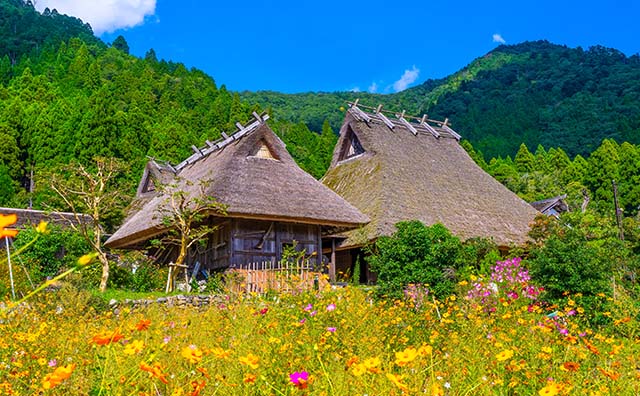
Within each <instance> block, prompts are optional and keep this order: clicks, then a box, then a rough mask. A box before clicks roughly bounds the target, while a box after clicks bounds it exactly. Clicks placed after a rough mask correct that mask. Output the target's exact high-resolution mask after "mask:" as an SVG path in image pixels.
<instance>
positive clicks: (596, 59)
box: [241, 41, 640, 158]
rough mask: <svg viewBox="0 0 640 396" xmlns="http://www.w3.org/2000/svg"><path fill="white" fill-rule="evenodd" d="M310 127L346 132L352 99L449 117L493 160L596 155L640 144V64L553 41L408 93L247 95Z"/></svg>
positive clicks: (500, 53) (499, 52)
mask: <svg viewBox="0 0 640 396" xmlns="http://www.w3.org/2000/svg"><path fill="white" fill-rule="evenodd" d="M241 98H243V99H246V100H248V101H249V102H251V103H257V104H259V105H260V106H263V107H268V108H271V109H273V113H274V115H276V116H277V117H280V118H282V119H287V120H295V121H297V122H299V121H302V122H304V123H306V124H307V125H308V126H309V128H310V129H312V130H318V125H319V124H320V123H321V122H322V120H324V119H325V118H327V119H328V120H329V122H330V124H331V126H332V127H334V128H336V127H337V126H339V125H340V123H341V121H342V117H343V114H342V113H341V110H340V108H341V107H345V106H346V101H347V100H354V99H355V98H361V100H362V102H363V103H367V104H372V105H376V104H383V105H384V107H385V108H387V109H390V110H396V111H401V110H406V111H407V112H408V113H409V114H414V115H421V114H423V113H428V114H429V116H430V117H431V118H440V119H443V118H445V117H447V118H449V120H450V121H451V122H452V124H453V127H454V129H455V130H456V131H458V132H459V133H460V134H461V135H462V136H463V137H464V138H466V139H468V140H470V141H471V143H472V144H473V146H474V147H475V148H476V149H477V150H478V151H481V152H482V153H483V154H484V155H485V156H486V157H487V158H491V157H497V156H507V155H510V156H513V155H515V153H516V152H517V150H518V148H519V146H520V144H521V143H525V144H527V146H529V147H536V146H537V145H539V144H541V145H543V146H545V147H547V148H549V147H560V148H562V149H564V150H565V151H566V152H567V154H569V155H570V156H575V155H576V154H581V155H587V154H589V153H590V152H591V151H593V150H595V149H596V148H597V147H598V146H599V145H600V143H601V141H602V140H603V139H606V138H611V139H614V140H616V141H618V142H622V141H628V142H631V143H640V57H639V56H638V55H633V56H630V57H627V56H625V55H624V54H623V53H621V52H620V51H617V50H615V49H611V48H605V47H601V46H595V47H591V48H589V49H588V50H583V49H582V48H568V47H566V46H562V45H556V44H552V43H549V42H547V41H535V42H525V43H522V44H517V45H501V46H499V47H497V48H495V49H494V50H492V51H491V52H489V53H487V54H486V55H484V56H482V57H480V58H478V59H475V60H474V61H473V62H471V63H470V64H469V65H468V66H467V67H465V68H464V69H462V70H460V71H458V72H456V73H454V74H453V75H451V76H449V77H446V78H444V79H440V80H428V81H426V82H425V83H423V84H422V85H419V86H416V87H413V88H409V89H407V90H405V91H402V92H399V93H394V94H388V95H373V94H368V93H353V92H336V93H318V94H315V93H303V94H282V93H276V92H266V91H260V92H255V93H252V92H242V93H241Z"/></svg>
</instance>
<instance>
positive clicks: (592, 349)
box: [582, 338, 600, 355]
mask: <svg viewBox="0 0 640 396" xmlns="http://www.w3.org/2000/svg"><path fill="white" fill-rule="evenodd" d="M582 341H584V345H585V346H586V347H587V349H588V350H589V351H591V353H593V354H594V355H599V354H600V351H599V350H598V348H596V347H595V346H593V344H592V343H590V342H589V341H587V340H586V339H584V338H583V339H582Z"/></svg>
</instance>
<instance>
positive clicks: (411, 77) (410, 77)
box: [393, 65, 420, 92]
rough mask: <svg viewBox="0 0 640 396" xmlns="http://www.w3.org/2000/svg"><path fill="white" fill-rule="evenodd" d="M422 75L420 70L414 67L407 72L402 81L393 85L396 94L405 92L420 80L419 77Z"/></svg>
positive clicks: (401, 78)
mask: <svg viewBox="0 0 640 396" xmlns="http://www.w3.org/2000/svg"><path fill="white" fill-rule="evenodd" d="M419 74H420V69H418V68H416V66H415V65H414V66H413V68H412V69H411V70H405V71H404V74H403V75H402V77H400V79H399V80H398V81H396V82H394V83H393V90H394V91H396V92H400V91H404V90H405V89H407V87H408V86H409V84H412V83H413V82H415V81H416V80H417V79H418V75H419Z"/></svg>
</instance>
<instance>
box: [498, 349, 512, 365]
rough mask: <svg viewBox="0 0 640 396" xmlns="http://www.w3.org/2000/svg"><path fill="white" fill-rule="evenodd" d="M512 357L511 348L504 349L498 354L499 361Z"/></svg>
mask: <svg viewBox="0 0 640 396" xmlns="http://www.w3.org/2000/svg"><path fill="white" fill-rule="evenodd" d="M512 357H513V351H512V350H511V349H505V350H504V351H502V352H500V353H499V354H497V355H496V359H498V361H499V362H504V361H505V360H509V359H511V358H512Z"/></svg>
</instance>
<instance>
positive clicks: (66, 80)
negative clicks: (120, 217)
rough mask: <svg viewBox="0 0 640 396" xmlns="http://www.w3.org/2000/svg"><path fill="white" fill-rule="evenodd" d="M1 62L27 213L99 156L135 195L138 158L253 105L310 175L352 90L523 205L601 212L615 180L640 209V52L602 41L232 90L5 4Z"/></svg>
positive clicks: (326, 154)
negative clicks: (439, 73) (393, 77)
mask: <svg viewBox="0 0 640 396" xmlns="http://www.w3.org/2000/svg"><path fill="white" fill-rule="evenodd" d="M13 32H17V33H16V34H14V33H13ZM0 65H1V67H0V140H1V141H2V142H3V143H4V144H3V145H2V147H0V205H3V206H18V207H24V206H26V204H27V202H28V201H29V199H30V198H31V199H33V201H34V205H35V207H42V205H41V202H40V201H41V200H43V199H47V198H45V197H48V195H47V188H48V182H49V181H48V179H47V175H48V173H49V172H50V171H52V170H53V171H55V170H56V169H58V168H59V167H60V166H61V165H64V164H68V163H69V162H71V161H80V162H82V163H85V164H86V163H89V162H91V160H92V159H93V158H94V157H96V156H103V157H115V158H119V159H120V160H122V161H123V162H124V164H125V167H126V169H127V172H126V173H125V175H124V180H123V182H124V183H125V184H126V185H127V186H128V187H127V189H128V191H129V192H133V191H134V188H135V184H136V183H137V181H138V180H139V177H140V174H141V172H142V170H143V166H144V163H145V162H146V161H147V156H152V157H155V158H158V159H161V160H169V161H172V162H174V163H175V162H179V161H181V160H182V159H184V158H186V157H187V156H188V155H190V154H191V148H190V147H191V145H196V146H201V145H202V144H203V143H204V141H205V140H207V139H209V140H214V139H216V138H218V137H219V136H220V135H221V132H222V131H226V132H231V131H233V130H234V129H235V122H236V121H239V122H245V121H248V119H249V117H250V114H251V112H252V111H262V110H267V111H269V112H270V113H271V114H272V116H273V118H272V121H270V124H271V126H272V128H273V129H274V130H275V132H276V133H278V134H279V135H280V136H281V138H282V139H283V141H284V142H285V143H286V144H287V148H288V150H289V151H290V153H291V154H292V155H293V157H294V158H295V159H296V161H297V162H298V163H299V164H300V166H301V167H302V168H303V169H305V170H307V171H308V172H310V173H311V174H312V175H314V176H315V177H318V178H319V177H321V176H322V175H323V174H324V172H325V170H326V169H327V167H328V165H329V162H330V159H331V153H332V150H333V147H334V145H335V142H336V140H337V136H336V134H335V131H336V130H337V128H338V127H339V126H340V124H341V122H342V119H343V117H344V111H345V110H344V108H345V107H346V101H348V100H354V99H355V98H361V100H362V101H364V102H366V103H367V104H376V103H382V104H384V105H385V106H386V108H390V109H405V110H407V111H408V112H409V113H413V114H422V113H424V112H427V113H429V114H430V116H432V117H434V118H444V117H449V118H450V119H451V120H452V122H453V124H454V128H455V129H457V130H458V131H459V132H460V133H461V134H463V136H464V137H466V138H467V139H469V140H470V141H471V143H472V144H470V143H469V142H464V143H463V144H464V145H465V148H466V149H467V150H468V151H469V152H470V153H471V155H472V156H473V157H474V158H475V160H476V161H477V162H478V163H479V164H480V165H481V166H483V167H484V168H485V169H486V170H487V171H488V172H489V173H491V174H492V175H494V176H495V177H496V178H497V179H498V180H500V181H501V182H502V183H504V184H505V185H507V186H508V187H509V188H510V189H512V190H513V191H515V192H516V193H518V194H519V195H520V196H521V197H523V198H524V199H526V200H528V201H534V200H539V199H542V198H547V197H549V196H553V195H557V194H563V193H568V194H569V200H570V203H571V205H572V206H573V208H576V207H578V206H579V205H580V203H581V200H582V199H583V190H584V191H586V193H587V194H588V195H589V196H590V197H591V199H592V205H596V206H598V207H600V208H601V209H602V210H609V209H610V208H611V206H612V190H611V180H612V179H615V180H617V181H618V183H619V186H620V189H619V190H620V195H621V197H620V201H621V204H622V206H623V207H624V208H625V211H626V212H625V214H626V215H633V214H635V213H637V210H638V205H640V198H639V197H640V190H639V188H638V186H639V185H640V175H638V169H640V150H639V149H638V146H636V145H635V143H638V142H639V140H640V129H639V128H640V60H639V57H638V56H632V57H626V56H624V55H623V54H621V53H619V52H617V51H615V50H612V49H606V48H602V47H595V48H591V49H589V50H588V51H583V50H581V49H569V48H566V47H563V46H559V45H554V44H550V43H547V42H533V43H524V44H520V45H515V46H500V47H498V48H497V49H496V50H494V51H492V52H491V53H489V54H487V55H486V56H484V57H482V58H479V59H476V60H475V61H473V62H472V63H471V64H470V65H469V66H467V67H466V68H465V69H463V70H461V71H460V72H458V73H456V74H454V75H452V76H450V77H448V78H446V79H442V80H438V81H435V80H430V81H427V82H425V83H424V84H422V85H420V86H418V87H415V88H411V89H408V90H406V91H403V92H400V93H397V94H390V95H379V94H366V93H351V92H342V93H333V94H332V93H317V94H316V93H307V94H296V95H288V94H281V93H276V92H256V93H248V92H245V93H242V94H238V93H234V92H230V91H229V90H227V89H226V88H225V86H224V85H222V86H218V85H217V84H216V82H215V81H214V79H213V78H212V77H210V76H208V75H206V74H205V73H203V72H201V71H199V70H196V69H191V70H187V69H186V68H185V67H184V65H182V64H180V63H175V62H172V61H165V60H158V59H157V57H156V55H155V52H154V51H153V50H152V49H150V50H149V51H148V52H147V54H146V56H145V57H144V58H142V59H140V58H136V57H134V56H131V55H129V54H128V45H127V42H126V41H125V40H124V38H122V37H119V38H117V39H116V40H115V41H114V42H113V43H112V44H111V45H106V44H104V43H102V42H101V41H100V40H98V39H96V38H95V37H94V36H93V35H92V33H91V28H90V27H89V26H88V25H85V24H83V23H82V22H81V21H79V20H78V19H75V18H70V17H67V16H62V15H59V14H58V13H57V12H55V10H54V11H49V12H45V13H44V14H39V13H37V12H36V11H35V10H34V8H33V6H32V5H31V4H30V3H22V2H21V1H20V0H3V1H2V2H0ZM312 131H313V132H312ZM604 138H607V139H606V140H604V141H603V139H604ZM522 143H524V144H522ZM529 148H531V149H532V151H534V150H533V149H534V148H535V151H534V152H533V153H532V152H531V151H529ZM482 153H484V156H483V155H482ZM491 157H494V158H493V159H490V158H491ZM32 172H33V175H34V178H33V179H34V181H35V188H36V193H35V194H33V195H30V194H29V193H28V186H29V184H30V180H31V177H30V176H31V173H32ZM59 209H65V208H64V207H60V208H59Z"/></svg>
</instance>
